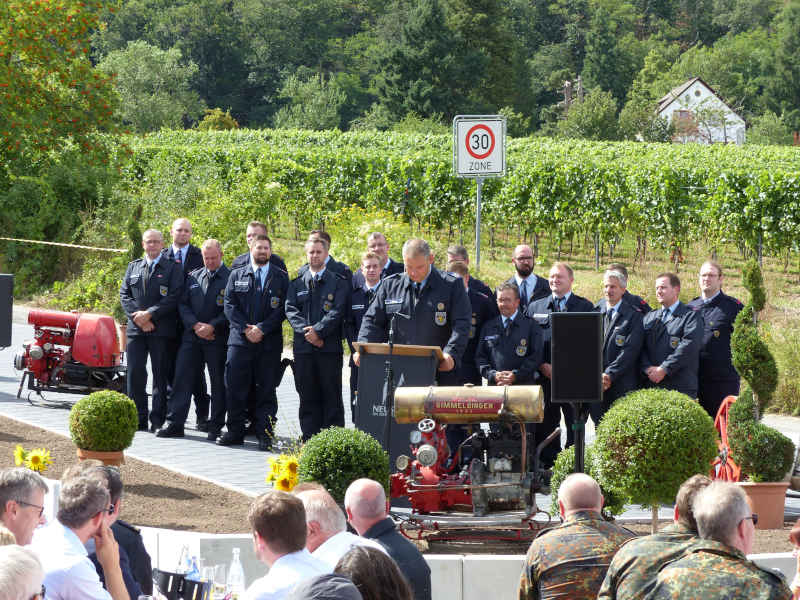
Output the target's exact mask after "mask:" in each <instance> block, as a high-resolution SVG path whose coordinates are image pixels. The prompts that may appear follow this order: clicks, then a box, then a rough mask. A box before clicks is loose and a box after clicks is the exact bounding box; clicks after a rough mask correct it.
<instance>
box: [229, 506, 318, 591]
mask: <svg viewBox="0 0 800 600" xmlns="http://www.w3.org/2000/svg"><path fill="white" fill-rule="evenodd" d="M247 518H248V520H249V521H250V528H251V529H252V531H253V545H254V546H255V552H256V556H257V557H258V559H259V560H260V561H261V562H263V563H264V564H266V565H267V566H268V567H269V572H268V573H267V574H266V575H265V576H264V577H261V578H260V579H257V580H256V581H254V582H253V584H252V585H251V586H250V587H249V588H248V589H247V593H246V594H245V599H246V600H282V599H283V598H286V596H287V595H288V593H289V592H290V591H291V589H292V588H293V587H294V586H295V585H297V584H298V583H300V582H301V581H305V580H306V579H310V578H311V577H314V576H316V575H323V574H325V573H330V572H331V571H332V568H331V567H329V566H328V565H326V564H325V563H324V562H322V561H321V560H319V559H317V558H314V557H313V556H311V553H310V552H309V551H308V550H306V548H305V546H306V511H305V509H304V508H303V503H302V501H301V500H300V499H299V498H296V497H295V496H293V495H291V494H287V493H286V492H280V491H271V492H267V493H266V494H262V495H261V496H259V497H258V498H256V499H255V500H254V501H253V504H252V505H250V513H249V514H248V515H247Z"/></svg>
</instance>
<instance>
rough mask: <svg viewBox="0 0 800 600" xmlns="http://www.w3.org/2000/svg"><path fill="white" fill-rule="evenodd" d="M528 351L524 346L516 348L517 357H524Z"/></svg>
mask: <svg viewBox="0 0 800 600" xmlns="http://www.w3.org/2000/svg"><path fill="white" fill-rule="evenodd" d="M527 351H528V349H527V348H526V347H525V346H517V356H525V353H526V352H527Z"/></svg>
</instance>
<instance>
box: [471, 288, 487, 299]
mask: <svg viewBox="0 0 800 600" xmlns="http://www.w3.org/2000/svg"><path fill="white" fill-rule="evenodd" d="M472 291H473V292H475V293H476V294H477V295H478V297H479V298H485V299H486V300H488V299H489V296H487V295H486V294H484V293H483V292H479V291H478V290H472Z"/></svg>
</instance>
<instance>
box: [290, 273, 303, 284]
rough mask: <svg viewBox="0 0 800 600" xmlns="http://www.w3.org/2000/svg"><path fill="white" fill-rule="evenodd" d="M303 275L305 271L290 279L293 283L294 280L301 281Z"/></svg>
mask: <svg viewBox="0 0 800 600" xmlns="http://www.w3.org/2000/svg"><path fill="white" fill-rule="evenodd" d="M303 275H305V273H301V274H300V275H298V276H297V277H295V278H294V279H292V283H294V282H295V281H302V280H303Z"/></svg>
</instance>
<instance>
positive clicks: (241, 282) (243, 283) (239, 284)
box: [233, 279, 250, 292]
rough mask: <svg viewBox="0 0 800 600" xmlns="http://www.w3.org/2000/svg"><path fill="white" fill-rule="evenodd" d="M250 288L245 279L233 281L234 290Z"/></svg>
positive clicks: (243, 290) (242, 290) (244, 290)
mask: <svg viewBox="0 0 800 600" xmlns="http://www.w3.org/2000/svg"><path fill="white" fill-rule="evenodd" d="M249 289H250V282H249V281H248V280H247V279H239V280H237V281H234V282H233V291H234V292H246V291H247V290H249Z"/></svg>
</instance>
